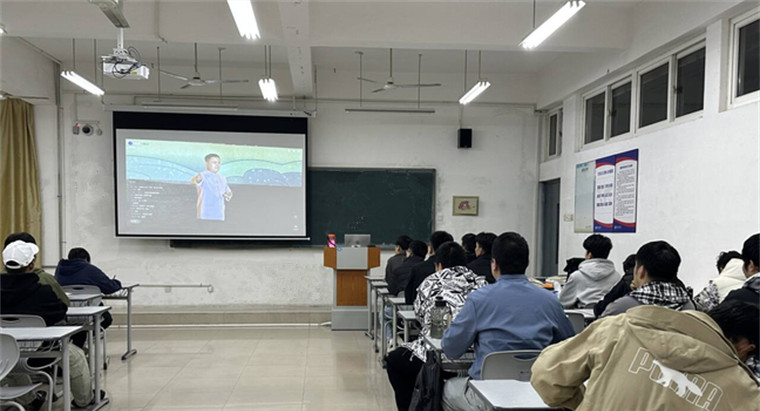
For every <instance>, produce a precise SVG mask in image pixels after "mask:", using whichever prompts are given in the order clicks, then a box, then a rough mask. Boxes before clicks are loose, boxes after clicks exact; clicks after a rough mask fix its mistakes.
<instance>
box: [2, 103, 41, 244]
mask: <svg viewBox="0 0 760 411" xmlns="http://www.w3.org/2000/svg"><path fill="white" fill-rule="evenodd" d="M41 230H42V226H41V210H40V188H39V173H38V171H37V149H36V144H35V136H34V106H32V105H31V104H29V103H27V102H24V101H22V100H18V99H5V100H0V241H3V240H5V237H6V236H8V234H10V233H14V232H18V231H26V232H29V233H30V234H32V235H33V236H34V238H35V239H37V244H41V243H42V239H41V238H40V235H41ZM0 246H2V243H0Z"/></svg>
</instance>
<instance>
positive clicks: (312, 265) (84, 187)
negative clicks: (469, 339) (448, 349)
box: [63, 94, 538, 305]
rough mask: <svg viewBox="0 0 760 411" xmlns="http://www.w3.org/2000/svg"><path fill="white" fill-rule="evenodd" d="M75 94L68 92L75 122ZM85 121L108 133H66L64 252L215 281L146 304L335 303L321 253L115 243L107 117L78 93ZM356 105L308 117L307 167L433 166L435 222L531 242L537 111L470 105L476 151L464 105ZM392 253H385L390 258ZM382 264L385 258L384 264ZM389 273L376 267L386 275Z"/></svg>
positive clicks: (323, 108)
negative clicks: (460, 200) (467, 202)
mask: <svg viewBox="0 0 760 411" xmlns="http://www.w3.org/2000/svg"><path fill="white" fill-rule="evenodd" d="M73 101H74V99H73V96H72V95H71V94H66V95H64V101H63V106H64V118H65V119H66V120H65V121H67V122H68V121H69V120H70V118H71V111H72V108H73ZM78 101H79V104H78V109H79V118H87V119H95V120H100V121H101V127H102V128H103V130H104V134H103V135H102V136H84V135H81V134H80V135H77V136H74V135H72V134H71V132H70V127H68V123H64V130H65V146H66V147H65V150H66V165H65V175H66V177H65V184H66V186H65V190H64V192H65V193H66V195H65V197H64V204H65V214H66V217H65V223H66V227H67V229H66V233H65V236H64V237H65V240H66V244H65V246H66V248H70V247H74V246H84V247H86V248H88V249H89V250H90V251H91V254H92V255H93V262H94V263H95V264H96V265H98V266H100V267H101V268H103V269H104V270H105V271H106V272H107V273H109V274H112V275H113V274H115V275H118V278H120V279H121V280H122V281H125V282H140V283H153V284H156V283H173V284H190V283H195V284H198V283H211V284H213V285H214V287H215V292H214V293H212V294H209V293H207V292H206V291H205V290H203V289H179V290H175V291H173V292H172V293H165V292H164V290H163V289H141V290H140V292H139V297H137V298H136V301H135V304H139V305H185V304H197V305H220V304H261V305H304V304H316V305H329V304H331V303H332V290H333V278H332V272H331V271H330V270H328V269H326V268H323V267H322V252H321V249H313V248H306V249H304V248H272V247H266V248H264V247H262V248H254V249H244V250H217V249H189V250H188V249H172V248H169V246H168V242H167V241H160V240H159V241H155V240H138V239H117V238H114V215H113V214H114V196H113V164H112V163H113V152H112V141H111V139H112V137H111V131H110V130H111V124H110V123H111V122H110V113H107V112H103V111H102V108H101V104H100V102H99V101H98V100H96V99H94V98H91V97H86V96H80V97H78ZM353 105H354V104H350V103H320V105H319V114H318V117H317V118H316V119H313V120H310V138H309V140H310V141H309V149H310V152H309V164H310V165H311V166H315V167H319V166H338V167H401V168H435V169H436V170H437V178H438V181H437V195H436V197H437V200H436V217H435V226H436V228H438V229H445V230H448V231H450V232H451V233H452V234H454V235H455V237H457V238H459V237H461V235H462V234H464V233H465V232H468V231H474V232H477V231H481V230H491V231H494V232H502V231H506V230H515V231H518V232H521V233H523V234H524V235H525V236H526V238H527V239H528V241H529V242H531V243H533V242H534V241H535V238H534V235H533V231H534V227H535V221H536V200H535V199H536V186H537V182H538V154H537V147H538V143H537V138H536V136H537V130H536V123H537V121H536V117H535V116H534V114H533V110H532V109H526V108H522V109H518V108H504V107H503V106H501V107H498V106H494V107H468V108H467V109H466V110H465V115H464V123H465V125H470V126H472V127H473V129H474V138H473V140H474V143H473V148H472V149H469V150H461V149H457V147H456V130H457V128H458V127H459V125H458V116H459V107H458V106H456V105H447V106H438V107H436V108H437V110H438V112H437V113H436V114H434V115H398V114H396V115H392V114H347V113H345V111H344V108H345V107H347V106H353ZM453 195H476V196H480V201H481V214H480V215H479V216H478V217H461V216H459V217H454V216H452V215H451V208H452V204H451V197H452V196H453ZM388 256H389V255H388V254H387V253H384V255H383V260H385V259H386V258H387V257H388ZM383 263H384V261H383ZM381 270H383V267H380V268H379V269H376V271H377V273H378V274H380V273H382V271H381Z"/></svg>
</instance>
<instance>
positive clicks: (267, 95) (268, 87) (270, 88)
mask: <svg viewBox="0 0 760 411" xmlns="http://www.w3.org/2000/svg"><path fill="white" fill-rule="evenodd" d="M259 88H260V89H261V94H262V95H263V96H264V99H265V100H267V101H277V85H275V84H274V80H273V79H271V78H269V77H264V78H262V79H261V80H259Z"/></svg>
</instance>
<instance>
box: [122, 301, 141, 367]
mask: <svg viewBox="0 0 760 411" xmlns="http://www.w3.org/2000/svg"><path fill="white" fill-rule="evenodd" d="M135 354H137V350H133V349H132V289H131V288H127V352H126V353H124V355H122V356H121V360H122V361H124V360H126V359H127V358H129V357H131V356H133V355H135Z"/></svg>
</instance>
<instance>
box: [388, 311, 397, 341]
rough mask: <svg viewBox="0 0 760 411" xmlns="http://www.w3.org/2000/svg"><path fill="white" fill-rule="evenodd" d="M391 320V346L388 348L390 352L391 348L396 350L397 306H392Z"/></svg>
mask: <svg viewBox="0 0 760 411" xmlns="http://www.w3.org/2000/svg"><path fill="white" fill-rule="evenodd" d="M391 311H392V313H391V314H392V315H393V320H392V321H391V327H392V328H391V345H390V346H389V347H388V349H389V350H390V349H391V348H396V327H397V326H398V321H397V320H396V316H398V305H396V304H393V305H392V307H391Z"/></svg>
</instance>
